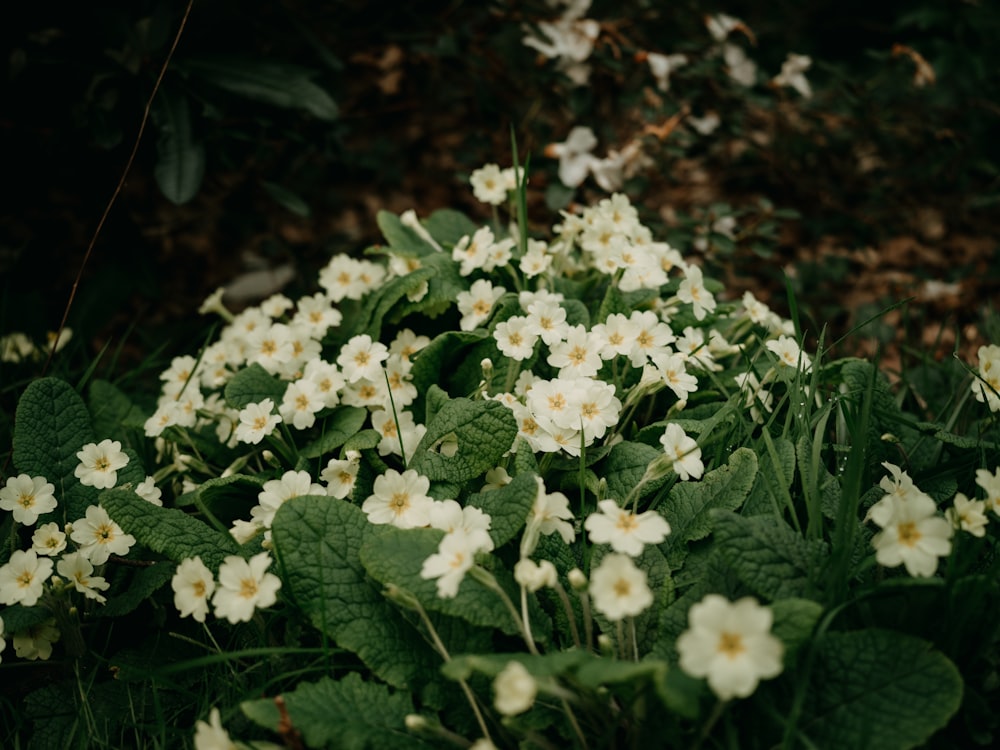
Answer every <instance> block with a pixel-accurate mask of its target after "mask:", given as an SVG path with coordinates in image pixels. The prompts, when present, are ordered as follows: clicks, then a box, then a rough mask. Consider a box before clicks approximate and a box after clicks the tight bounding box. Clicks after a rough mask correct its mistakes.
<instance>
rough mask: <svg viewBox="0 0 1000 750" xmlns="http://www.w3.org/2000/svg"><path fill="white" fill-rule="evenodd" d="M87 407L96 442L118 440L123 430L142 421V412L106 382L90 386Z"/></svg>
mask: <svg viewBox="0 0 1000 750" xmlns="http://www.w3.org/2000/svg"><path fill="white" fill-rule="evenodd" d="M87 405H88V407H89V409H90V416H91V419H92V420H93V425H94V437H95V439H96V440H98V441H100V440H104V439H110V440H120V439H121V435H122V432H123V431H124V429H125V428H127V427H132V426H134V425H137V424H141V423H142V422H143V421H144V418H143V416H142V410H141V409H140V408H139V407H138V406H136V405H135V404H133V403H132V400H131V399H130V398H129V397H128V396H126V395H125V394H124V393H122V391H121V390H119V389H118V388H117V387H116V386H114V385H112V384H111V383H109V382H108V381H107V380H95V381H93V382H92V383H91V384H90V392H89V398H88V404H87Z"/></svg>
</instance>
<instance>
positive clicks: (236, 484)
mask: <svg viewBox="0 0 1000 750" xmlns="http://www.w3.org/2000/svg"><path fill="white" fill-rule="evenodd" d="M264 481H265V478H264V477H263V476H260V475H257V476H248V475H246V474H230V475H229V476H228V477H212V478H211V479H206V480H205V481H204V482H202V483H201V484H200V485H198V489H196V490H195V491H194V493H192V494H193V495H194V496H196V497H197V499H198V500H199V501H201V503H202V505H203V506H204V507H205V509H207V510H208V512H209V513H211V514H212V515H213V516H215V517H216V518H218V519H219V520H220V521H222V522H223V523H226V522H232V521H234V520H235V519H237V518H245V517H246V514H247V509H248V508H250V507H252V506H253V505H256V504H257V498H258V496H259V495H260V491H261V488H262V487H263V486H264ZM193 499H194V498H193V497H192V499H191V500H190V501H189V504H190V502H193ZM178 504H179V503H178Z"/></svg>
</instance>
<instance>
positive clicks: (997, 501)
mask: <svg viewBox="0 0 1000 750" xmlns="http://www.w3.org/2000/svg"><path fill="white" fill-rule="evenodd" d="M976 484H978V485H979V486H980V487H982V488H983V490H984V491H985V492H986V501H985V502H986V506H987V507H988V508H989V509H990V510H992V511H993V512H994V513H996V514H997V515H998V516H1000V467H998V468H997V470H996V471H995V472H993V473H990V472H989V471H987V470H986V469H976Z"/></svg>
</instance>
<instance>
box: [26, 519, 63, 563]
mask: <svg viewBox="0 0 1000 750" xmlns="http://www.w3.org/2000/svg"><path fill="white" fill-rule="evenodd" d="M31 549H33V550H34V551H35V552H37V553H38V554H39V555H46V556H48V557H54V556H56V555H58V554H59V553H60V552H62V551H63V550H64V549H66V535H65V534H64V533H63V531H62V529H60V528H59V524H57V523H55V522H53V523H45V524H42V525H41V526H39V527H38V528H37V529H35V533H34V534H32V535H31Z"/></svg>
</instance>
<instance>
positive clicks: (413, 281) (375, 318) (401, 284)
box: [354, 268, 434, 341]
mask: <svg viewBox="0 0 1000 750" xmlns="http://www.w3.org/2000/svg"><path fill="white" fill-rule="evenodd" d="M433 276H434V269H432V268H418V269H417V270H416V271H412V272H410V273H408V274H406V276H397V277H396V278H394V279H391V280H389V281H387V282H386V283H385V284H383V285H382V286H381V287H379V288H378V289H376V290H375V291H373V292H371V293H370V294H369V295H368V296H367V297H365V300H364V302H363V303H362V305H361V310H360V311H359V312H358V318H357V324H356V327H355V328H354V332H355V335H360V334H368V335H369V336H371V337H372V339H373V340H375V341H378V339H379V337H380V336H381V334H382V321H383V320H384V319H385V317H386V316H387V315H388V314H389V312H390V311H391V310H392V308H393V307H395V306H396V305H400V306H402V305H404V304H405V302H406V297H407V295H408V294H414V293H416V292H418V291H419V290H420V288H421V287H422V286H423V285H424V284H425V283H426V284H428V285H429V284H430V280H431V278H432V277H433Z"/></svg>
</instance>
